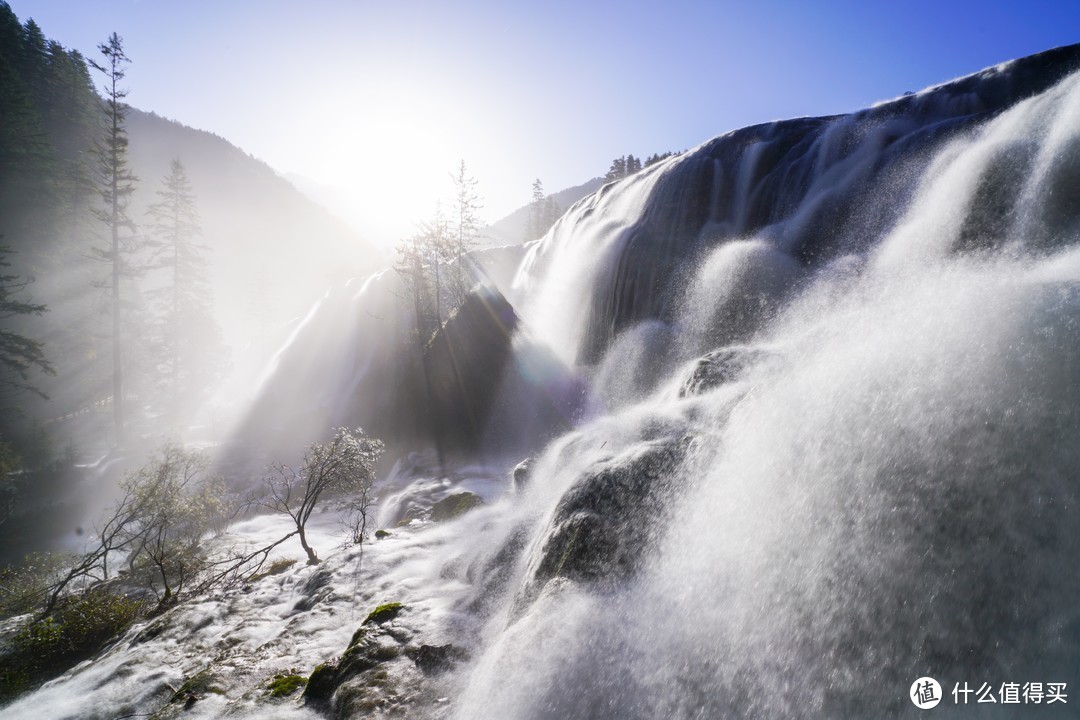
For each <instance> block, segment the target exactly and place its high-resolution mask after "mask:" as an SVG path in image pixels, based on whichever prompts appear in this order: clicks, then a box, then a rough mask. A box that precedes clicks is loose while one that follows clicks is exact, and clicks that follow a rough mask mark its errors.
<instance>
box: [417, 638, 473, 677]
mask: <svg viewBox="0 0 1080 720" xmlns="http://www.w3.org/2000/svg"><path fill="white" fill-rule="evenodd" d="M406 654H407V655H408V656H409V658H410V659H411V660H412V661H413V662H414V663H416V667H418V668H420V671H421V672H422V673H424V674H425V675H435V674H438V673H441V672H445V671H446V670H449V669H450V668H451V667H453V666H454V664H455V663H458V662H460V661H462V660H464V659H465V658H466V657H468V654H467V653H466V652H465V650H464V649H462V648H459V647H457V646H456V645H453V644H451V643H447V644H446V645H421V646H420V647H419V648H416V649H414V650H411V651H406Z"/></svg>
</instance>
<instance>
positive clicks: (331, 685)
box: [304, 659, 341, 703]
mask: <svg viewBox="0 0 1080 720" xmlns="http://www.w3.org/2000/svg"><path fill="white" fill-rule="evenodd" d="M340 684H341V681H340V680H339V678H338V661H337V659H334V660H329V661H327V662H324V663H320V664H318V665H316V666H315V669H314V670H312V671H311V675H310V676H308V679H307V684H306V685H305V686H304V699H305V700H308V701H310V702H314V703H326V702H329V701H330V697H331V696H332V695H333V694H334V691H335V690H337V687H338V685H340Z"/></svg>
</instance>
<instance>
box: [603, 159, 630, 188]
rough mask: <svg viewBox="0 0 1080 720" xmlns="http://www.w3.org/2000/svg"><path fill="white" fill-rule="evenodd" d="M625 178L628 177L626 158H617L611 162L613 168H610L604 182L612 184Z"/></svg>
mask: <svg viewBox="0 0 1080 720" xmlns="http://www.w3.org/2000/svg"><path fill="white" fill-rule="evenodd" d="M624 177H626V158H625V157H617V158H615V159H614V160H612V161H611V167H610V168H608V171H607V175H605V176H604V180H605V181H606V182H612V181H613V180H619V179H621V178H624Z"/></svg>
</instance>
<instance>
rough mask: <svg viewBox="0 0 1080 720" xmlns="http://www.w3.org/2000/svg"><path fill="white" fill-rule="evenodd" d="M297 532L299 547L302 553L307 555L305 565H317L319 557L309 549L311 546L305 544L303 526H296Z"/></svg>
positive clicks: (305, 535)
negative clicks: (302, 549) (302, 550)
mask: <svg viewBox="0 0 1080 720" xmlns="http://www.w3.org/2000/svg"><path fill="white" fill-rule="evenodd" d="M296 530H297V532H299V533H300V546H301V547H303V548H304V552H306V553H307V564H308V565H318V564H319V556H318V555H316V554H315V551H314V550H312V549H311V546H310V545H308V544H307V534H306V533H305V532H304V526H303V525H300V524H297V526H296Z"/></svg>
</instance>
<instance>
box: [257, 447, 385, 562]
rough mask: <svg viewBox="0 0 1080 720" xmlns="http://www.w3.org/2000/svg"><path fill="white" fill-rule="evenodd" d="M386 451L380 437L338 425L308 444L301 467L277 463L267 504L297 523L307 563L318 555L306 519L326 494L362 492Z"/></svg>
mask: <svg viewBox="0 0 1080 720" xmlns="http://www.w3.org/2000/svg"><path fill="white" fill-rule="evenodd" d="M382 451H383V443H382V441H380V440H376V439H374V438H369V437H367V436H366V435H364V431H363V430H361V429H360V428H357V429H355V430H350V429H348V428H338V429H337V430H336V431H335V432H334V437H333V439H332V440H330V442H327V443H314V444H312V445H311V446H309V447H308V450H307V452H306V453H305V454H304V459H303V461H302V463H301V465H300V467H299V468H294V467H290V466H287V465H280V464H279V465H275V466H273V467H272V468H271V471H272V474H271V475H270V476H269V477H268V478H267V479H266V481H267V484H268V485H269V495H268V497H267V498H266V501H265V505H266V507H268V508H270V509H272V510H274V511H276V512H282V513H285V514H287V515H288V516H289V517H290V518H292V520H293V523H295V525H296V534H297V535H298V536H299V538H300V545H301V546H302V547H303V548H304V552H306V553H307V557H308V564H309V565H317V564H318V563H319V556H318V555H317V554H316V553H315V550H314V549H313V548H312V547H311V545H309V544H308V541H307V522H308V520H309V519H310V518H311V513H312V512H313V511H314V510H315V508H316V507H317V506H318V505H319V503H320V501H321V500H322V498H323V496H324V495H325V496H331V495H352V496H357V495H363V494H366V493H367V491H368V489H369V488H370V487H371V484H372V482H373V481H374V479H375V462H376V461H377V460H378V458H379V456H380V455H381V454H382Z"/></svg>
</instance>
